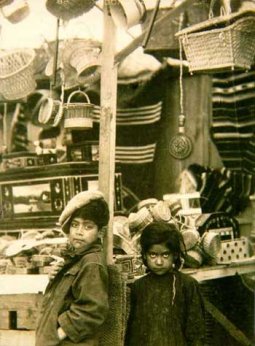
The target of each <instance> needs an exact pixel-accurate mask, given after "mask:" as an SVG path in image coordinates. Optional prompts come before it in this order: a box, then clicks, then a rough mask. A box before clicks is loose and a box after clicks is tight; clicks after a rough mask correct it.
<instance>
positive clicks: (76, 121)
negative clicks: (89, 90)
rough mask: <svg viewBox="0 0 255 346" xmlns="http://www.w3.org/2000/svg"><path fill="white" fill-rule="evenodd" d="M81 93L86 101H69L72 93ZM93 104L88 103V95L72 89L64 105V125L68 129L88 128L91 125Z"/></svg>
mask: <svg viewBox="0 0 255 346" xmlns="http://www.w3.org/2000/svg"><path fill="white" fill-rule="evenodd" d="M76 94H81V95H83V96H84V98H85V100H86V102H71V99H72V97H73V96H74V95H76ZM93 109H94V105H93V104H92V103H90V100H89V97H88V95H87V94H86V93H85V92H83V91H80V90H76V91H73V92H72V93H71V94H70V95H69V97H68V100H67V103H66V104H65V106H64V115H65V120H64V127H65V128H68V129H90V128H92V127H93V118H92V113H93Z"/></svg>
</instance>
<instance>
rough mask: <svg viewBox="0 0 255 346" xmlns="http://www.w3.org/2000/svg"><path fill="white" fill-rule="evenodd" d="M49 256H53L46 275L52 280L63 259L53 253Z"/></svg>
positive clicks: (62, 264)
mask: <svg viewBox="0 0 255 346" xmlns="http://www.w3.org/2000/svg"><path fill="white" fill-rule="evenodd" d="M51 257H53V258H54V261H53V262H51V263H50V265H51V269H50V271H49V274H48V276H49V279H50V280H53V279H54V277H55V276H56V275H57V273H58V272H59V271H60V270H61V269H62V268H63V266H64V259H63V258H61V257H58V256H54V255H52V256H51Z"/></svg>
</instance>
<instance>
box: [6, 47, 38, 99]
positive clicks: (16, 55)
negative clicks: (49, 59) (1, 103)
mask: <svg viewBox="0 0 255 346" xmlns="http://www.w3.org/2000/svg"><path fill="white" fill-rule="evenodd" d="M34 57H35V52H34V50H32V49H20V50H11V51H8V52H2V53H1V54H0V90H1V94H2V95H3V96H4V98H5V99H7V100H18V99H22V98H24V97H26V96H28V95H29V94H30V93H32V92H33V91H34V90H35V87H36V82H35V78H34V69H33V60H34Z"/></svg>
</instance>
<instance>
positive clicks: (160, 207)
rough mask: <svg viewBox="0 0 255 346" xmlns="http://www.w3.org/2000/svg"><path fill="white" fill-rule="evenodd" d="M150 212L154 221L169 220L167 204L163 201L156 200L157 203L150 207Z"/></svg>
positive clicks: (169, 213) (169, 214)
mask: <svg viewBox="0 0 255 346" xmlns="http://www.w3.org/2000/svg"><path fill="white" fill-rule="evenodd" d="M150 211H151V214H152V216H153V218H154V220H156V221H165V222H167V221H169V220H170V218H171V212H170V209H169V207H168V204H167V203H166V202H164V201H158V202H157V204H155V205H154V206H152V207H150Z"/></svg>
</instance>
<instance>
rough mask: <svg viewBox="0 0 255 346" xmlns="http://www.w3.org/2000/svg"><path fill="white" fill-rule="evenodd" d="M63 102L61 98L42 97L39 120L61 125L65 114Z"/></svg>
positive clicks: (43, 122)
mask: <svg viewBox="0 0 255 346" xmlns="http://www.w3.org/2000/svg"><path fill="white" fill-rule="evenodd" d="M63 108H64V107H63V103H62V102H61V101H60V100H55V99H53V98H52V97H46V98H44V99H42V101H41V105H40V110H39V115H38V121H39V123H41V124H44V125H46V124H47V126H53V127H56V126H58V125H59V123H60V120H61V119H62V116H63Z"/></svg>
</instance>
